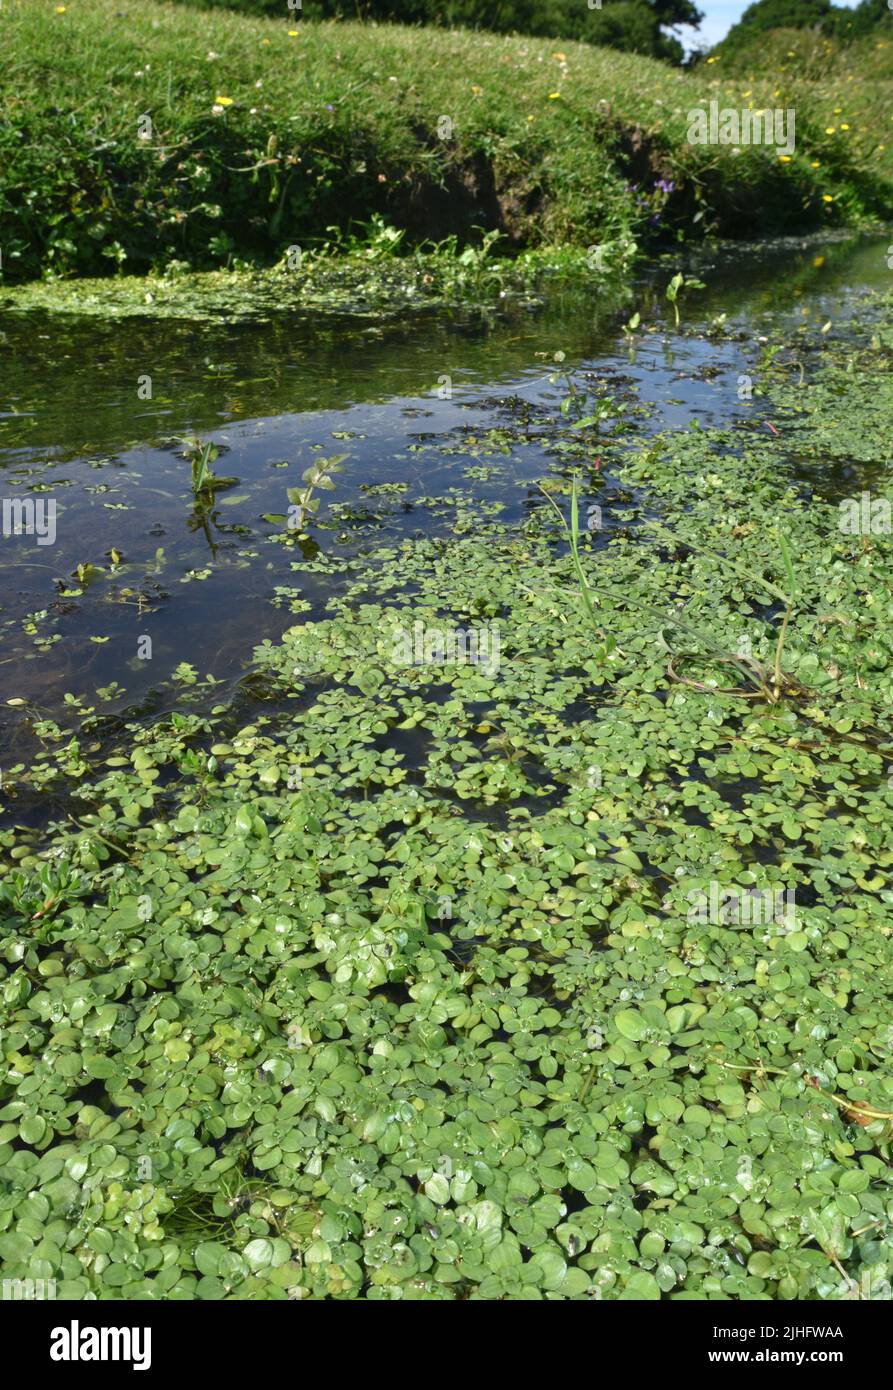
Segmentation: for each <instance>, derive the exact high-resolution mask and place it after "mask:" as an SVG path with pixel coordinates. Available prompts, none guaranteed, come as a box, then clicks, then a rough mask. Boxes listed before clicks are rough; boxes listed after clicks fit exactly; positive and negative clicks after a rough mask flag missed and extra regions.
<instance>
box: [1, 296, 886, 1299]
mask: <svg viewBox="0 0 893 1390" xmlns="http://www.w3.org/2000/svg"><path fill="white" fill-rule="evenodd" d="M891 315H893V304H891V300H890V297H889V296H887V297H885V298H880V297H878V296H875V297H874V298H872V299H868V298H866V299H865V300H864V301H863V303H862V304H861V306H860V311H859V321H858V323H855V324H853V325H851V326H850V327H849V328H848V329H847V330H846V331H840V332H839V333H838V332H823V331H822V327H821V325H818V324H817V325H815V327H810V326H809V325H808V324H805V325H804V327H803V328H802V329H800V330H798V332H796V333H791V334H789V335H787V336H786V337H782V336H777V337H776V338H775V339H773V341H772V342H771V343H769V344H767V345H766V346H765V350H764V352H763V356H762V359H761V361H762V366H761V371H760V378H759V391H758V395H757V397H756V398H755V400H754V403H753V407H752V408H751V410H750V411H747V410H745V409H742V411H741V412H740V414H739V415H738V416H737V417H736V418H735V419H734V420H733V421H731V422H727V423H725V424H723V425H721V426H708V425H707V424H703V425H699V427H696V428H689V429H687V430H675V431H674V430H666V429H663V428H660V422H657V426H658V427H657V428H651V427H650V426H651V424H652V423H653V422H649V421H648V420H647V419H645V418H643V416H642V413H641V410H639V411H634V410H632V409H630V410H628V411H623V410H621V409H619V405H620V404H627V405H631V404H632V403H631V402H628V401H627V402H618V408H615V409H614V410H613V413H612V414H610V415H609V414H607V413H606V412H601V415H600V416H599V412H598V411H593V409H592V396H593V391H592V385H593V384H592V382H591V381H590V380H588V379H586V377H585V374H583V375H582V378H581V374H578V373H575V372H574V371H573V369H572V368H571V365H570V364H569V363H566V362H562V361H560V360H559V364H558V365H559V367H560V369H561V373H562V374H563V377H564V378H565V379H564V380H563V381H562V393H561V399H552V400H551V402H550V401H548V400H545V399H542V400H539V401H538V402H537V403H536V404H531V402H529V401H527V400H525V399H524V398H523V397H521V396H517V395H513V396H508V397H505V398H503V399H501V400H500V401H499V402H498V403H497V404H496V405H495V406H494V407H493V408H494V410H496V412H497V418H496V421H495V423H494V427H493V429H492V430H491V431H489V432H485V433H484V434H480V432H478V433H477V434H475V435H474V437H473V438H470V439H469V438H467V437H466V436H467V432H460V434H459V438H458V440H457V439H455V438H453V437H452V436H451V435H450V434H447V435H446V436H445V437H444V436H438V435H434V434H430V433H429V434H426V435H422V436H420V437H419V440H418V445H417V449H418V452H417V457H418V460H419V463H420V465H421V466H422V469H423V470H424V469H425V468H427V469H429V470H430V469H431V468H433V467H434V465H435V464H436V462H437V459H438V457H439V456H440V455H441V454H443V453H450V452H451V451H455V450H456V448H457V447H458V446H459V445H460V444H461V446H462V447H463V448H464V449H465V450H472V451H473V456H474V459H475V461H474V463H472V464H471V465H470V466H469V469H468V471H467V473H466V481H467V482H468V483H469V486H470V487H472V488H474V487H475V486H477V487H478V488H479V493H478V495H477V496H476V497H475V496H473V495H472V496H471V497H469V496H468V495H467V494H465V493H463V494H461V495H459V494H458V493H457V494H456V495H455V496H453V497H450V495H447V496H446V497H444V498H440V499H430V498H429V499H428V502H429V504H431V505H434V504H435V503H436V507H437V509H438V511H439V512H441V513H444V514H446V515H447V516H449V517H450V518H451V522H450V526H449V527H448V528H447V529H446V531H445V532H444V533H442V534H425V533H419V534H418V535H416V536H411V535H410V536H406V537H405V538H404V539H402V540H401V541H399V542H398V543H396V544H393V543H391V544H382V545H376V546H372V547H366V548H363V547H352V548H351V547H349V548H348V549H347V550H346V551H345V552H344V553H341V554H339V552H338V551H337V550H332V549H330V550H328V551H326V552H325V553H322V552H320V551H318V550H316V549H314V548H313V547H312V546H311V547H309V548H306V549H303V550H300V551H295V552H293V553H294V554H295V567H296V569H297V571H298V572H299V573H300V571H302V570H303V571H304V572H305V573H306V574H312V573H313V572H314V569H315V567H319V566H324V567H325V568H326V569H327V570H328V572H329V573H330V575H331V576H332V578H333V581H334V582H333V585H332V589H331V592H330V597H329V600H328V606H327V611H326V612H325V614H324V615H322V616H321V617H320V618H319V619H318V620H309V619H307V618H306V616H304V617H302V618H301V620H300V621H299V622H298V623H297V625H295V626H293V627H291V628H290V629H288V630H287V631H286V632H285V634H284V636H283V637H282V639H281V641H277V642H269V641H267V642H263V643H262V644H261V645H260V646H259V647H258V648H257V651H256V653H255V659H254V662H253V664H252V667H251V669H250V671H249V672H248V674H247V675H246V676H245V678H244V680H243V682H242V684H241V689H240V692H239V694H238V698H237V699H236V700H235V701H221V700H220V698H219V695H218V694H216V693H215V689H214V686H213V683H204V682H199V681H198V680H197V677H196V674H195V673H194V672H193V673H191V675H190V673H189V672H188V671H186V672H181V673H180V674H181V681H182V693H181V698H180V705H179V708H178V710H177V711H176V712H175V713H173V714H171V715H165V716H159V717H157V718H145V717H128V716H127V715H124V716H118V717H111V716H109V715H107V714H104V713H103V710H102V705H101V703H100V705H99V706H97V708H95V709H94V708H89V707H86V706H85V705H84V704H83V702H78V701H72V702H71V707H70V713H69V715H68V716H62V715H60V716H59V718H58V719H52V718H49V717H45V716H42V715H41V714H40V712H39V711H38V710H36V709H35V710H31V709H29V707H28V704H27V702H25V701H18V702H17V706H18V708H17V710H16V714H17V717H18V718H20V719H21V721H22V722H23V725H27V726H28V727H29V728H30V729H31V732H32V733H33V736H34V738H35V740H36V743H35V747H36V749H37V750H38V751H36V752H35V755H34V757H33V758H32V759H31V761H30V762H29V763H28V764H24V763H23V764H22V765H21V766H20V767H18V768H17V769H15V770H14V771H15V776H14V777H13V778H12V779H11V783H10V781H7V780H6V779H5V780H4V789H3V790H4V795H5V796H7V797H8V798H9V799H10V800H9V804H10V806H11V808H12V821H13V822H14V823H13V824H12V825H10V827H9V828H8V829H6V830H5V831H4V832H2V835H0V843H2V846H3V854H4V860H5V862H4V871H5V872H4V877H3V879H2V882H0V898H2V922H3V925H2V938H0V960H2V967H3V979H2V984H0V997H2V1001H3V1010H4V1020H3V1023H4V1033H3V1066H4V1069H3V1072H2V1076H0V1087H2V1091H0V1099H2V1108H0V1165H2V1166H0V1174H2V1181H3V1190H2V1193H0V1259H2V1262H3V1267H4V1273H5V1274H7V1275H9V1276H10V1277H22V1278H24V1277H31V1278H47V1279H49V1278H52V1279H55V1280H56V1281H57V1287H58V1294H59V1297H71V1298H82V1297H84V1296H85V1295H87V1294H88V1293H91V1294H95V1295H96V1296H98V1297H100V1298H122V1297H123V1298H196V1297H197V1298H205V1299H224V1298H262V1299H287V1298H311V1299H319V1298H336V1299H338V1298H364V1299H394V1298H403V1299H456V1298H475V1299H477V1298H509V1299H515V1298H533V1299H541V1298H545V1299H604V1300H608V1301H612V1300H617V1299H624V1300H627V1299H646V1300H656V1299H659V1298H662V1297H670V1298H675V1299H704V1298H707V1299H713V1300H724V1299H731V1300H753V1299H757V1300H761V1299H783V1300H787V1299H795V1298H801V1299H820V1300H827V1301H838V1300H845V1299H851V1298H859V1299H866V1298H867V1299H873V1298H889V1288H890V1281H891V1279H893V1191H891V1183H890V1171H891V1170H890V1158H891V1143H893V1069H891V1054H893V1032H891V1027H890V1019H889V1001H888V994H889V984H888V982H889V978H890V971H891V968H893V945H891V936H890V928H889V899H890V890H889V886H888V878H889V868H890V865H891V863H893V837H891V831H890V824H891V816H890V812H891V803H893V782H891V778H890V776H889V768H890V765H891V763H893V725H891V718H890V708H891V697H893V647H891V643H890V639H889V631H888V625H887V623H886V622H885V621H884V619H885V616H886V614H887V613H889V611H890V607H891V603H893V563H891V554H890V545H889V535H888V534H886V533H883V532H882V531H872V530H871V529H870V528H869V530H868V531H867V532H863V533H860V534H856V533H853V532H852V531H850V532H847V531H845V530H844V529H843V528H842V527H841V526H840V524H839V518H840V511H839V507H838V501H839V496H838V495H837V494H836V493H835V490H834V486H833V485H830V484H828V483H827V472H826V470H827V468H828V466H829V465H831V464H834V463H835V461H836V462H837V463H838V464H839V465H840V466H841V467H844V468H846V469H848V470H849V472H848V474H847V475H846V476H847V484H846V485H847V486H848V487H850V488H851V489H855V490H856V491H857V492H858V491H859V490H860V489H871V488H872V487H875V486H881V485H882V480H883V479H884V478H885V477H886V472H887V469H888V466H889V430H888V421H889V418H890V410H891V408H893V393H891V385H890V383H891V381H893V376H891V373H890V366H891V354H893V327H891V323H893V318H891ZM722 331H723V330H722V327H721V325H717V326H715V327H714V328H713V329H712V330H711V332H712V333H713V334H714V335H715V336H716V339H717V341H718V340H719V337H720V335H721V333H722ZM640 333H644V328H642V329H641V330H640V327H639V324H638V323H637V322H636V316H633V317H630V318H629V319H628V321H627V327H626V335H627V339H628V340H630V341H632V342H633V343H634V342H635V341H636V337H637V334H640ZM556 356H557V357H558V358H559V359H560V357H561V354H553V356H552V361H553V363H554V361H555V357H556ZM556 375H558V374H557V373H553V376H556ZM556 384H557V383H556ZM616 390H617V388H616V387H615V391H616ZM596 398H597V399H604V398H605V397H604V394H602V395H601V396H597V397H596ZM568 400H570V405H569V406H567V405H565V402H567V401H568ZM767 422H768V423H770V424H771V428H770V429H768V430H767V429H766V427H765V426H766V423H767ZM531 442H535V444H536V447H537V448H538V449H539V450H540V451H541V457H542V460H543V464H544V467H543V471H542V473H541V475H540V477H539V479H538V483H539V486H533V485H531V484H530V483H526V482H524V481H523V480H521V479H520V477H519V478H513V476H512V473H511V468H512V466H513V462H514V459H515V458H516V457H517V456H518V455H519V454H520V452H521V451H522V450H524V449H527V448H529V447H530V445H531ZM596 450H597V451H598V453H597V456H596ZM192 458H193V461H194V463H195V460H196V459H197V460H198V464H197V466H198V467H199V469H200V470H201V469H202V466H203V465H202V460H203V459H204V460H205V465H204V466H205V468H206V467H207V465H208V464H210V462H211V459H210V457H207V458H206V457H205V448H204V447H203V445H202V444H201V442H200V441H198V440H196V441H195V443H194V446H193V448H192ZM338 462H339V460H338V459H337V458H336V459H334V460H333V459H331V458H328V459H321V460H319V462H318V466H317V469H316V471H315V473H313V474H312V475H308V476H307V477H305V479H304V484H305V489H306V492H307V495H306V496H305V495H303V494H302V495H301V496H300V497H298V498H297V505H298V506H300V507H302V508H305V507H306V506H307V504H308V503H309V502H310V501H315V500H316V499H315V498H313V497H311V496H310V489H311V488H315V487H316V486H319V485H321V484H322V483H323V481H324V480H327V479H328V478H329V475H330V474H331V473H333V472H334V468H335V464H337V463H338ZM496 467H500V468H502V469H503V470H505V471H504V487H503V489H502V491H501V492H500V493H499V494H497V496H496V498H494V494H493V493H492V491H490V490H488V486H487V481H488V480H489V478H490V477H491V476H492V474H491V472H490V470H491V469H492V468H496ZM421 476H422V474H420V477H421ZM476 479H482V480H483V481H478V482H476ZM193 484H194V486H195V485H200V486H199V487H198V488H197V490H198V491H200V490H201V487H203V486H207V485H209V483H208V477H207V472H206V471H205V472H201V471H200V472H199V474H198V475H197V476H196V477H194V479H193ZM515 494H517V495H518V497H517V498H516V500H520V502H521V504H522V505H521V519H520V521H518V522H510V521H507V520H505V519H504V518H503V517H502V515H501V513H502V511H503V510H504V507H505V505H506V504H507V503H508V502H509V501H510V500H511V499H512V498H513V497H514V496H515ZM544 494H545V495H544ZM330 495H331V496H332V497H335V496H336V495H337V494H330ZM500 499H501V500H500ZM414 504H415V505H416V507H417V508H418V509H419V510H422V509H423V507H424V505H425V498H424V495H423V496H422V497H417V496H416V498H415V502H414ZM406 505H410V503H409V502H407V504H406ZM324 520H325V512H324V511H323V509H320V510H319V511H318V512H316V513H315V515H314V528H316V526H318V525H322V524H323V522H324ZM457 632H460V633H463V634H465V637H466V639H467V636H468V633H469V632H474V633H476V634H477V636H478V641H477V645H476V646H473V647H470V646H469V642H468V641H467V640H466V641H465V642H464V644H457V643H456V642H454V641H452V640H451V639H452V638H453V637H455V634H456V633H457ZM485 637H486V641H485ZM484 649H485V652H486V660H482V659H481V655H482V652H483V651H484ZM470 650H471V651H473V652H474V653H476V654H477V657H478V659H476V660H475V659H469V656H468V654H469V651H470ZM407 652H409V656H407ZM450 654H452V655H450ZM730 670H732V671H733V672H734V674H735V680H733V681H731V682H730V679H729V672H730ZM744 697H746V698H744ZM37 791H39V792H41V793H42V794H44V795H47V796H51V797H52V805H53V807H54V808H58V811H51V812H50V815H51V817H52V818H51V819H50V821H49V824H45V825H41V826H37V825H35V824H33V823H32V820H31V819H30V818H29V817H28V816H24V815H23V816H21V817H19V816H18V815H17V808H18V807H20V806H21V807H25V806H27V805H28V804H30V803H29V798H30V797H31V795H32V793H34V792H37Z"/></svg>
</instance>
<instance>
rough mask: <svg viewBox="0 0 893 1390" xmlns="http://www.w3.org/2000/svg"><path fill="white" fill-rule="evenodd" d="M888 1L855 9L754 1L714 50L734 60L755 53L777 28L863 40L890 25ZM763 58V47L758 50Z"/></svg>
mask: <svg viewBox="0 0 893 1390" xmlns="http://www.w3.org/2000/svg"><path fill="white" fill-rule="evenodd" d="M889 19H890V10H889V7H888V6H887V0H861V3H860V4H858V5H857V6H855V8H852V9H850V8H848V7H844V6H842V5H834V4H832V2H831V0H755V3H754V4H752V5H749V6H748V8H747V9H746V10H745V11H744V13H743V14H742V16H741V18H740V19H739V20H738V22H737V24H734V25H733V26H732V28H731V29H730V30H729V32H728V34H726V36H725V38H724V39H723V40H722V42H721V43H720V44H718V45H717V48H716V51H717V52H719V53H721V54H723V55H728V56H729V57H730V58H732V59H734V57H735V55H736V54H738V53H742V52H751V53H754V54H755V52H756V49H757V47H758V46H759V45H760V44H761V43H762V38H761V36H763V35H765V34H767V33H769V32H770V31H772V30H777V29H811V30H814V31H815V32H816V33H817V34H821V35H824V36H828V37H833V38H835V39H838V40H840V41H842V42H844V43H846V42H850V41H852V40H855V39H862V38H866V37H868V36H870V35H872V34H873V33H875V32H876V31H879V30H880V26H881V25H883V26H884V27H885V28H886V27H887V26H888V25H889ZM761 51H762V52H763V54H764V55H765V47H763V48H762V49H761Z"/></svg>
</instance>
